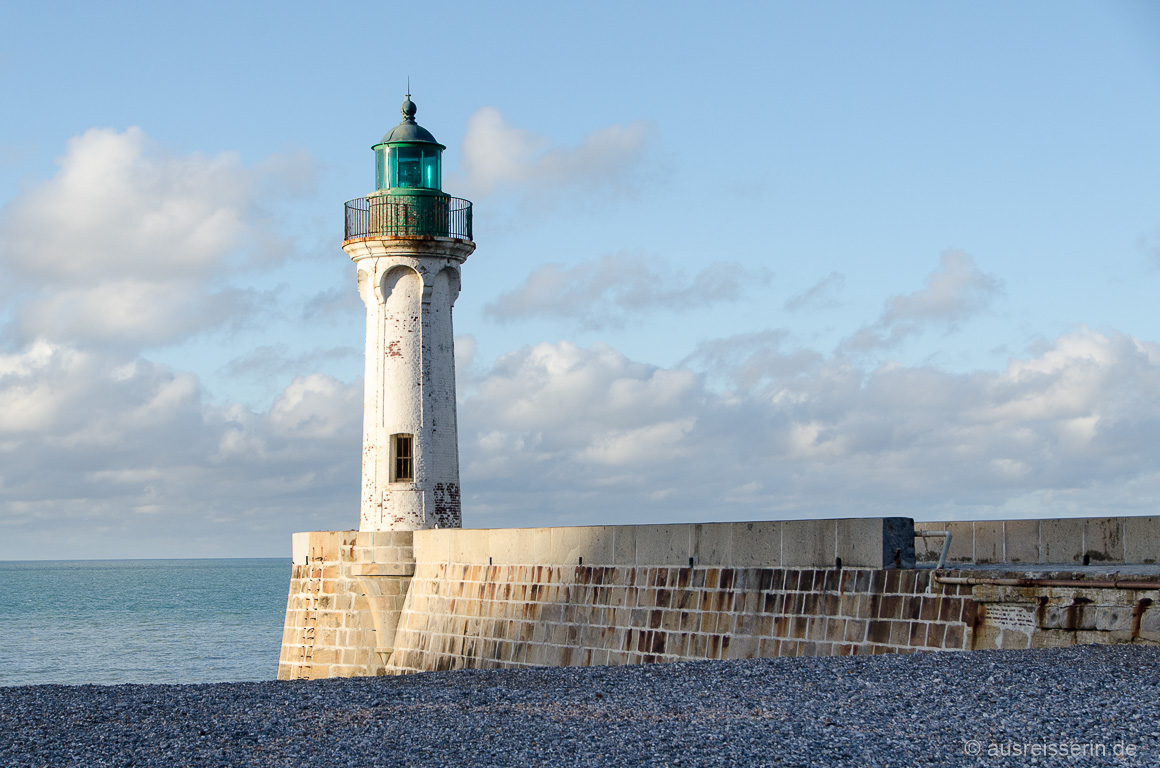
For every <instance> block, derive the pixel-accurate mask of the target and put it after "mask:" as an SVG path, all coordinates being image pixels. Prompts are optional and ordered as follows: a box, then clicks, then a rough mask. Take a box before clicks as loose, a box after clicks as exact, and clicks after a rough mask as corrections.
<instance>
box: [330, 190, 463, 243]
mask: <svg viewBox="0 0 1160 768" xmlns="http://www.w3.org/2000/svg"><path fill="white" fill-rule="evenodd" d="M360 237H450V238H452V239H454V240H470V239H471V203H470V202H469V201H467V200H462V199H460V198H458V197H444V196H442V195H391V196H389V197H388V196H382V197H372V198H369V199H368V198H365V197H356V198H355V199H354V200H348V201H347V203H346V228H345V236H344V237H343V239H344V240H354V239H356V238H360Z"/></svg>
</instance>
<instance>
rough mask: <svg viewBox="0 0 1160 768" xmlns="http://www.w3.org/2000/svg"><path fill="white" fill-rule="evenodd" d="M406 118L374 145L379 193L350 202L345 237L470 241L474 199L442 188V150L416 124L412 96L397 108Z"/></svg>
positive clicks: (432, 138)
mask: <svg viewBox="0 0 1160 768" xmlns="http://www.w3.org/2000/svg"><path fill="white" fill-rule="evenodd" d="M399 111H400V112H402V114H403V120H402V122H400V123H399V124H398V125H396V126H395V127H394V128H392V129H391V130H389V131H387V133H386V135H385V136H383V138H382V140H381V141H380V142H379V143H378V144H375V145H374V146H373V147H371V149H373V150H374V152H375V191H374V192H372V193H371V194H369V195H367V196H366V197H363V198H355V199H354V200H350V201H348V202H347V204H346V238H345V240H346V241H350V240H356V239H360V238H364V237H385V238H428V237H449V238H451V239H454V240H471V203H470V202H468V201H467V200H460V199H459V198H455V197H451V196H450V195H448V194H447V193H445V192H444V191H443V150H444V149H446V147H444V146H443V145H442V144H440V143H439V142H438V141H436V140H435V137H434V136H432V135H431V132H430V131H428V130H427V129H426V128H424V127H423V126H421V125H419V124H418V123H416V122H415V113H416V112H417V111H418V109H417V108H416V106H415V102H413V101H411V94H409V93H408V94H407V96H406V98H405V99H404V100H403V106H402V107H401V108H400V110H399Z"/></svg>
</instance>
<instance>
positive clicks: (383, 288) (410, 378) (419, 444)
mask: <svg viewBox="0 0 1160 768" xmlns="http://www.w3.org/2000/svg"><path fill="white" fill-rule="evenodd" d="M415 112H416V108H415V104H414V102H412V101H411V95H410V94H407V97H406V99H405V100H404V101H403V106H402V113H403V121H402V122H401V123H399V125H397V126H395V127H394V128H392V129H391V130H390V131H388V132H387V134H386V135H385V136H383V138H382V141H380V142H379V143H378V144H375V145H374V147H373V149H374V152H375V191H374V192H373V193H372V194H370V195H367V196H366V197H360V198H356V199H354V200H351V201H350V202H348V203H347V204H346V233H345V237H344V240H343V244H342V248H343V250H344V251H346V253H347V255H349V256H350V258H351V259H352V260H353V261H354V263H355V266H356V267H357V274H358V291H359V295H360V296H361V297H362V300H363V303H364V304H366V308H367V337H366V393H365V403H364V408H363V465H362V466H363V469H362V502H361V520H360V523H359V530H362V531H409V530H416V529H422V528H436V527H439V528H448V527H452V528H458V527H460V525H461V523H462V518H461V515H460V507H459V445H458V437H457V431H456V419H455V341H454V333H453V331H452V328H451V308H452V306H454V304H455V299H456V297H457V296H458V295H459V272H460V266H461V265H462V264H463V262H464V261H465V260H466V259H467V257H468V256H469V255H470V254H471V252H472V251H474V250H475V243H474V242H472V240H471V203H469V202H468V201H466V200H460V199H458V198H454V197H450V196H449V195H447V194H446V193H444V192H443V191H442V189H441V183H442V179H441V175H442V174H441V170H442V153H443V150H444V149H446V147H444V146H443V145H442V144H440V143H439V142H437V141H435V137H434V136H432V135H431V133H430V132H429V131H427V130H426V129H424V128H423V127H421V126H420V125H418V124H417V123H416V122H415Z"/></svg>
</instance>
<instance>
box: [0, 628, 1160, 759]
mask: <svg viewBox="0 0 1160 768" xmlns="http://www.w3.org/2000/svg"><path fill="white" fill-rule="evenodd" d="M0 765H3V766H13V767H16V766H20V767H23V766H84V767H85V768H95V767H96V766H158V767H161V766H165V767H167V768H168V767H171V766H231V767H233V766H287V767H289V766H299V767H301V766H311V767H312V768H324V767H328V766H351V767H352V768H354V767H357V768H369V767H371V766H638V765H648V766H859V767H861V768H869V767H870V766H920V765H921V766H926V765H929V766H960V765H961V766H976V765H988V766H997V765H1003V766H1008V765H1069V766H1074V765H1100V766H1108V765H1114V766H1137V765H1139V766H1156V765H1160V648H1156V647H1140V646H1110V647H1109V646H1078V647H1071V648H1064V649H1051V650H1038V651H988V652H975V653H937V654H936V653H929V654H915V655H893V656H891V655H884V656H867V657H843V658H779V659H753V660H746V661H731V662H683V663H676V664H657V665H644V666H632V667H583V668H581V667H569V668H543V669H524V670H488V671H477V670H463V671H452V672H438V673H426V674H419V675H411V676H406V677H392V678H358V679H344V680H320V681H288V682H279V681H270V682H256V683H214V684H202V685H113V686H94V685H80V686H57V685H40V686H18V687H0Z"/></svg>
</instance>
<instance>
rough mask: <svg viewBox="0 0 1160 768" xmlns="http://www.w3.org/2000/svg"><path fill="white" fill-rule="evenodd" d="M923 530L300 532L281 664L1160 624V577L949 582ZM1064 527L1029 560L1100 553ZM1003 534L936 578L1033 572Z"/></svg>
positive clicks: (1079, 637) (794, 644)
mask: <svg viewBox="0 0 1160 768" xmlns="http://www.w3.org/2000/svg"><path fill="white" fill-rule="evenodd" d="M1145 519H1147V520H1153V521H1155V522H1154V523H1153V525H1156V524H1157V523H1160V519H1157V518H1140V519H1139V520H1145ZM1112 520H1116V521H1117V522H1116V523H1115V525H1119V526H1121V528H1122V527H1123V525H1125V524H1124V523H1123V522H1122V521H1123V520H1124V519H1112ZM1132 520H1134V521H1135V520H1137V519H1132ZM1018 522H1026V521H1018ZM1036 522H1042V521H1036ZM947 525H948V524H938V523H930V524H928V523H924V524H921V525H920V526H919V527H920V528H925V529H928V530H930V529H940V526H941V528H942V529H945V528H946V527H947ZM1109 525H1112V524H1108V523H1104V524H1102V526H1103V527H1102V528H1099V527H1098V526H1097V528H1098V529H1099V530H1104V529H1107V528H1108V526H1109ZM1132 525H1133V526H1136V528H1140V525H1141V524H1140V523H1138V522H1133V523H1132ZM1112 527H1114V525H1113V526H1112ZM914 529H915V526H914V523H913V521H911V520H909V519H907V518H854V519H844V520H804V521H770V522H752V523H707V524H684V525H640V526H593V527H575V528H534V529H447V530H427V531H416V532H414V533H410V532H407V533H403V532H398V533H360V532H356V531H327V532H313V533H302V534H295V537H294V564H293V566H292V567H293V572H292V578H291V585H290V593H289V596H288V601H287V612H286V624H285V630H284V636H283V645H282V655H281V659H280V664H279V677H281V678H284V679H291V678H317V677H336V676H352V675H381V674H401V673H409V672H418V671H427V670H437V669H454V668H498V667H521V666H560V665H594V664H635V663H650V662H663V661H676V660H689V659H731V658H748V657H755V656H813V655H848V654H868V653H910V652H914V651H936V650H945V651H961V650H971V649H974V648H1028V647H1042V646H1046V645H1069V644H1072V643H1076V642H1139V643H1155V642H1157V641H1160V606H1157V607H1153V603H1154V601H1157V600H1160V593H1158V592H1157V591H1156V590H1155V589H1143V588H1136V587H1124V588H1113V589H1108V588H1106V587H1088V586H1083V585H1069V586H1047V585H1037V586H1026V585H1025V586H1011V585H1001V584H972V583H950V582H943V581H939V580H936V578H935V574H934V572H933V571H932V570H931V569H930V568H922V567H916V565H917V564H916V551H915V541H916V539H915V538H914ZM986 530H992V529H986ZM986 530H985V531H984V534H983V538H982V539H979V538H977V537H976V536H975V534H974V530H973V528H972V530H971V539H970V548H971V555H970V557H969V558H968V556H967V555H966V554H965V552H966V550H965V549H964V544H963V542H962V539H961V538H960V536H961V537H962V538H966V534H965V532H963V531H960V533H959V534H956V536H955V540H952V553H954V554H955V556H956V558H957V560H956V565H958V566H967V565H976V564H977V563H975V561H974V559H973V558H974V552H975V550H976V547H977V546H978V543H979V541H983V544H984V549H986V546H987V545H986V541H987V539H986ZM998 530H999V531H1000V537H1001V536H1002V534H1003V532H1004V530H1005V529H1004V527H1003V526H999V528H998ZM1012 530H1013V531H1014V530H1018V527H1017V526H1015V527H1013V528H1012ZM1052 530H1053V529H1052ZM1067 530H1069V531H1074V530H1080V531H1081V534H1080V537H1079V539H1078V540H1076V541H1071V540H1070V539H1069V540H1067V541H1068V542H1070V543H1067V542H1065V544H1063V545H1059V546H1066V547H1070V548H1071V549H1068V551H1069V552H1070V551H1071V550H1072V549H1074V550H1075V552H1077V553H1079V554H1078V555H1077V556H1076V557H1074V558H1070V559H1067V560H1064V561H1063V564H1061V565H1058V567H1052V568H1049V569H1047V570H1045V571H1044V572H1043V573H1041V574H1038V575H1039V576H1040V577H1046V576H1050V577H1052V578H1053V579H1054V580H1055V581H1063V582H1068V581H1069V580H1070V581H1082V580H1084V579H1088V577H1089V575H1088V574H1085V573H1082V572H1080V570H1074V571H1068V570H1067V567H1068V565H1069V564H1072V565H1074V564H1075V563H1082V562H1083V556H1084V554H1087V555H1088V559H1089V560H1091V552H1085V551H1083V550H1084V547H1085V546H1086V545H1085V539H1084V536H1083V534H1082V531H1083V530H1084V529H1083V526H1082V525H1080V526H1079V527H1078V528H1077V527H1076V526H1075V525H1074V524H1072V525H1071V527H1070V528H1067ZM1141 530H1142V529H1141ZM1149 530H1151V529H1149ZM1037 535H1038V534H1037ZM1073 538H1074V537H1073ZM956 540H957V541H956ZM917 541H918V552H917V561H922V560H929V559H930V558H931V556H932V552H933V553H934V556H937V546H936V545H937V544H941V542H937V541H932V540H931V539H922V538H920V539H918V540H917ZM1036 541H1037V544H1036V547H1037V549H1036V560H1035V562H1036V563H1038V562H1039V560H1038V558H1039V557H1040V555H1039V550H1040V549H1041V547H1040V545H1039V543H1038V542H1039V539H1038V538H1037V539H1036ZM1092 541H1095V539H1094V538H1093V539H1092ZM1121 543H1122V540H1121ZM1020 546H1022V545H1016V546H1012V547H1011V551H1012V552H1015V551H1016V550H1018V551H1020V552H1026V551H1028V550H1027V547H1025V546H1024V547H1023V548H1022V549H1019V547H1020ZM1006 549H1007V543H1003V544H1002V546H1001V547H1000V549H999V552H1000V555H999V556H997V557H996V558H994V560H993V561H992V562H991V563H990V564H989V565H990V566H993V568H992V569H991V570H989V571H988V572H987V573H985V574H980V572H979V571H977V570H969V571H968V570H950V571H943V572H940V577H941V578H946V579H950V580H952V581H953V580H955V579H959V580H960V581H961V580H964V579H968V578H970V579H978V578H980V577H981V576H985V577H990V578H998V579H1002V578H1008V579H1015V578H1026V577H1027V575H1028V574H1027V573H1026V571H1013V570H1011V568H1012V567H1014V564H1013V563H1011V562H1006V561H1004V559H1003V555H1002V554H1001V553H1002V552H1005V551H1006ZM1108 549H1109V547H1104V550H1103V551H1104V554H1105V555H1107V550H1108ZM988 551H991V552H993V548H992V550H988ZM1055 551H1060V552H1061V551H1064V550H1063V549H1058V548H1057V549H1056V550H1055ZM1093 551H1094V550H1093ZM1120 551H1121V558H1122V557H1123V556H1124V551H1123V547H1122V546H1121V550H1120ZM1149 551H1150V550H1149ZM1132 554H1133V556H1137V557H1138V559H1139V560H1140V561H1144V560H1146V558H1145V557H1144V554H1147V553H1144V554H1141V553H1138V552H1135V551H1133V553H1132ZM1077 558H1078V559H1077ZM1121 562H1122V560H1121ZM1153 562H1155V561H1154V560H1153ZM1081 570H1082V569H1081ZM1132 578H1135V579H1136V580H1137V581H1139V582H1140V585H1147V584H1150V583H1151V582H1149V581H1148V580H1147V577H1145V576H1133V577H1132ZM1091 583H1093V584H1094V583H1096V582H1094V581H1092V582H1091ZM1101 583H1102V582H1101Z"/></svg>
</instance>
